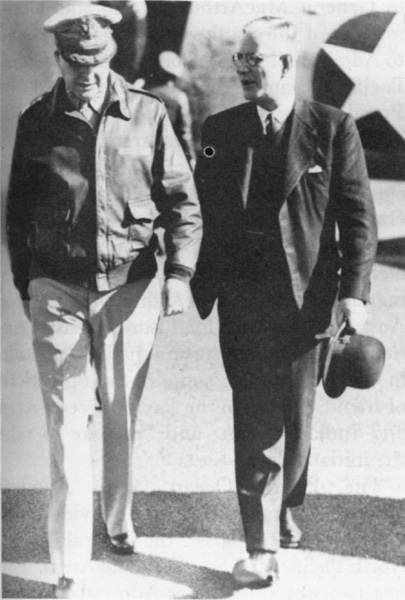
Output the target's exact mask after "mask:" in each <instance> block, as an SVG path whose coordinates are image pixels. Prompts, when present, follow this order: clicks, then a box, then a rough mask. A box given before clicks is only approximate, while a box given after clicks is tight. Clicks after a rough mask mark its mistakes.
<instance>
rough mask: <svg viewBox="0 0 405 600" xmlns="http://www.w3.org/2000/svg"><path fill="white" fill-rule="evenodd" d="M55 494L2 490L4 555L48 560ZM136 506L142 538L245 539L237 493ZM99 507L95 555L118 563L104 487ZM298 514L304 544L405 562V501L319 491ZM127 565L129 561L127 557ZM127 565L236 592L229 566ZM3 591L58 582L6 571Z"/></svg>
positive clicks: (205, 594) (44, 592)
mask: <svg viewBox="0 0 405 600" xmlns="http://www.w3.org/2000/svg"><path fill="white" fill-rule="evenodd" d="M48 497H49V495H48V492H47V491H45V490H4V491H3V501H2V510H3V520H2V522H3V561H6V562H12V563H18V562H21V563H26V562H31V563H32V562H34V563H35V562H37V563H48V562H49V554H48V542H47V534H46V523H47V505H48ZM133 506H134V508H133V519H134V522H135V526H136V531H137V533H138V535H139V536H140V537H169V538H182V537H184V538H194V537H195V538H217V539H226V540H238V541H242V540H243V533H242V527H241V523H240V518H239V511H238V506H237V500H236V495H235V494H234V493H233V492H202V493H173V492H150V493H147V492H138V493H135V494H134V503H133ZM94 513H95V517H94V543H93V560H97V561H105V562H106V563H110V564H114V562H115V561H116V560H117V559H116V557H114V556H113V555H111V553H110V552H109V549H108V543H107V538H106V533H105V528H104V525H103V523H102V519H101V513H100V508H99V493H95V494H94ZM295 516H296V519H297V522H298V523H299V525H300V526H301V527H302V529H303V531H304V532H305V536H304V539H303V545H302V547H303V549H305V550H309V551H311V550H313V551H317V552H325V553H328V554H335V555H341V556H351V557H361V558H371V559H377V560H380V561H385V562H388V563H392V564H396V565H405V501H402V500H393V499H387V498H375V497H370V496H343V495H341V496H339V495H338V496H336V495H333V496H332V495H313V496H308V497H307V501H306V504H305V507H304V508H299V509H296V511H295ZM120 565H121V567H123V566H124V565H123V564H122V559H121V563H120ZM125 568H126V569H128V570H129V571H131V572H132V573H134V574H140V575H144V576H150V577H158V578H163V579H166V580H168V581H171V582H173V583H177V584H183V585H187V586H189V587H191V588H193V589H194V593H195V595H193V596H194V597H196V598H227V597H230V596H231V595H232V582H231V579H230V575H229V573H225V572H222V571H215V570H213V569H209V568H206V567H200V566H196V565H192V564H188V563H185V562H181V561H176V560H171V559H168V558H163V557H159V556H150V555H143V554H139V555H137V560H136V562H134V561H133V560H131V559H128V560H127V561H126V564H125ZM196 582H197V586H196ZM28 590H29V595H27V594H28ZM3 597H4V598H24V597H31V598H37V597H38V598H39V597H42V598H44V597H51V588H50V586H49V585H47V584H41V583H38V582H32V581H26V580H23V579H21V578H18V577H11V576H9V575H6V576H4V578H3Z"/></svg>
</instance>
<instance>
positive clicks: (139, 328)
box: [29, 278, 161, 578]
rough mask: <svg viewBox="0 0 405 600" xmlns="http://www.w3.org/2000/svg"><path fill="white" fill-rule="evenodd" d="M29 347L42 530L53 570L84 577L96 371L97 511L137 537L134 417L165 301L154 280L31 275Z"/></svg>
mask: <svg viewBox="0 0 405 600" xmlns="http://www.w3.org/2000/svg"><path fill="white" fill-rule="evenodd" d="M29 293H30V298H31V300H30V308H31V320H32V327H33V346H34V353H35V358H36V363H37V367H38V372H39V378H40V384H41V389H42V395H43V400H44V405H45V413H46V420H47V429H48V436H49V453H50V474H51V498H50V507H49V519H48V533H49V547H50V556H51V562H52V565H53V567H54V571H55V574H56V576H57V577H61V576H62V575H64V576H66V577H71V578H78V577H82V576H83V573H84V570H85V568H86V565H87V564H88V562H89V561H90V559H91V550H92V518H93V517H92V513H93V492H92V473H91V457H90V446H89V436H88V424H89V415H90V414H91V413H92V412H93V410H94V406H95V385H96V384H95V381H96V378H95V375H94V370H95V372H96V375H97V379H98V389H99V392H100V397H101V402H102V409H103V483H102V493H101V501H102V514H103V518H104V521H105V523H106V526H107V531H108V533H109V535H111V536H113V535H117V534H122V533H126V534H127V535H128V537H129V539H131V540H132V539H134V538H135V532H134V529H133V524H132V519H131V505H132V472H133V465H132V452H133V444H134V434H135V420H136V414H137V409H138V405H139V401H140V398H141V395H142V391H143V388H144V384H145V380H146V375H147V371H148V367H149V361H150V356H151V351H152V347H153V342H154V339H155V334H156V329H157V325H158V321H159V315H160V309H161V299H160V286H159V283H158V281H157V279H156V278H154V279H142V280H139V281H136V282H134V283H130V284H127V285H125V286H122V287H119V288H117V289H114V290H112V291H109V292H97V291H92V290H90V289H87V288H86V287H82V286H78V285H73V284H66V283H61V282H58V281H55V280H52V279H48V278H39V279H33V280H32V281H31V282H30V287H29Z"/></svg>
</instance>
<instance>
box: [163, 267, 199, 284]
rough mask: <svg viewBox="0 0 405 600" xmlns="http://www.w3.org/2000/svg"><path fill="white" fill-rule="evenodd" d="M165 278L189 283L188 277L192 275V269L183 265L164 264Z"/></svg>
mask: <svg viewBox="0 0 405 600" xmlns="http://www.w3.org/2000/svg"><path fill="white" fill-rule="evenodd" d="M164 271H165V278H166V279H180V281H184V283H190V279H191V278H192V276H193V275H194V271H193V270H192V269H189V268H188V267H184V266H183V265H177V264H176V265H173V264H167V263H166V264H165V269H164Z"/></svg>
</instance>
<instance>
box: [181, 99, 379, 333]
mask: <svg viewBox="0 0 405 600" xmlns="http://www.w3.org/2000/svg"><path fill="white" fill-rule="evenodd" d="M258 126H259V127H260V122H259V117H258V115H257V109H256V106H255V105H254V104H253V103H245V104H242V105H239V106H236V107H234V108H231V109H228V110H226V111H223V112H221V113H218V114H216V115H214V116H212V117H209V118H208V119H207V120H206V122H205V124H204V127H203V149H206V148H207V147H211V148H212V149H213V152H210V151H209V150H208V151H207V150H205V152H204V151H203V153H202V155H201V157H200V158H199V159H198V162H197V168H196V175H195V176H196V183H197V188H198V192H199V197H200V201H201V206H202V212H203V223H204V234H203V243H202V249H201V253H200V258H199V262H198V266H197V272H196V275H195V277H194V279H193V281H192V288H193V294H194V299H195V303H196V306H197V309H198V311H199V313H200V316H201V317H202V318H205V317H207V316H208V315H209V314H210V312H211V310H212V307H213V305H214V303H215V300H216V298H217V297H218V294H219V293H220V289H221V283H222V282H223V279H224V275H225V273H226V270H227V268H228V265H229V264H230V263H229V261H230V260H232V248H233V241H234V240H235V238H236V236H237V235H238V233H239V232H240V230H241V228H242V227H243V219H244V207H245V206H246V202H247V196H248V192H249V182H250V176H251V170H252V157H253V148H254V144H255V141H254V140H255V136H256V132H257V127H258ZM279 222H280V230H281V237H282V243H283V247H284V250H285V255H286V259H287V263H288V267H289V272H290V276H291V285H292V290H293V294H294V298H295V301H296V304H297V306H298V308H299V309H300V310H301V312H302V313H303V314H305V315H306V318H307V319H309V320H310V321H312V322H313V325H314V327H315V329H317V330H321V329H322V328H325V329H326V328H327V327H328V325H329V322H330V316H331V309H332V306H333V304H334V301H335V299H336V294H337V292H338V294H339V298H345V297H352V298H359V299H362V300H364V301H368V300H369V288H370V272H371V268H372V264H373V261H374V258H375V252H376V244H377V228H376V216H375V210H374V205H373V200H372V197H371V192H370V187H369V181H368V175H367V169H366V165H365V160H364V155H363V149H362V146H361V142H360V138H359V135H358V131H357V128H356V125H355V122H354V120H353V119H352V117H351V116H350V115H348V114H347V113H344V112H342V111H341V110H338V109H336V108H332V107H330V106H326V105H323V104H319V103H316V102H307V101H304V100H301V99H297V100H296V103H295V106H294V112H293V120H292V126H291V134H290V139H289V146H288V153H287V164H286V171H285V178H284V185H283V191H282V205H281V209H280V212H279ZM336 225H337V227H336ZM337 228H338V230H339V237H340V242H339V244H338V242H337V240H336V229H337ZM338 288H339V291H338Z"/></svg>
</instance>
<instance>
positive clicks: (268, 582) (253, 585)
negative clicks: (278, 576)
mask: <svg viewBox="0 0 405 600" xmlns="http://www.w3.org/2000/svg"><path fill="white" fill-rule="evenodd" d="M273 583H274V577H273V575H270V576H269V577H268V578H267V579H265V580H263V581H251V582H249V583H242V582H239V581H234V589H235V590H242V589H244V590H245V589H249V590H260V589H263V588H268V587H271V586H272V585H273Z"/></svg>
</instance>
